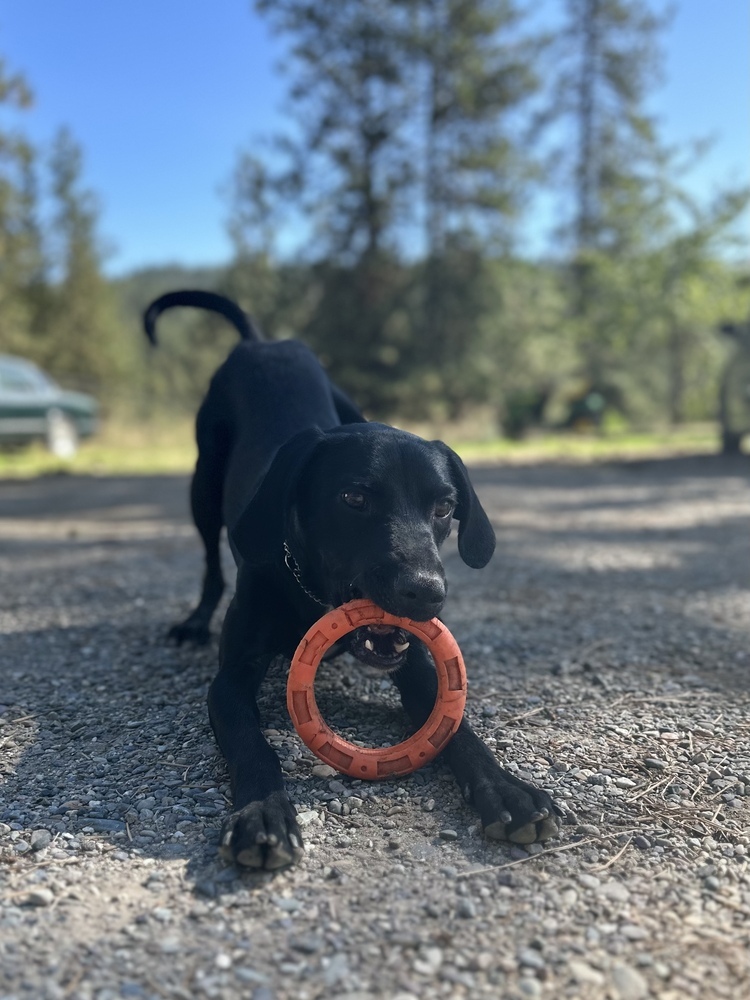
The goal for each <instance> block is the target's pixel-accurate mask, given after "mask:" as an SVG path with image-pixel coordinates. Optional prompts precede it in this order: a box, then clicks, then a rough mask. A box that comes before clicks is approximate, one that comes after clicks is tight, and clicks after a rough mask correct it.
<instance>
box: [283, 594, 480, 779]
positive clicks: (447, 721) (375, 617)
mask: <svg viewBox="0 0 750 1000" xmlns="http://www.w3.org/2000/svg"><path fill="white" fill-rule="evenodd" d="M362 625H394V626H395V627H396V628H402V629H405V630H406V631H407V632H411V633H412V634H413V635H415V636H417V638H418V639H421V640H422V642H424V644H425V645H426V646H427V648H428V649H429V651H430V653H431V654H432V658H433V660H434V661H435V668H436V670H437V677H438V694H437V698H436V699H435V704H434V706H433V709H432V712H431V713H430V717H429V718H428V720H427V722H426V723H425V724H424V725H423V726H422V728H421V729H420V730H418V731H417V732H416V733H414V735H413V736H410V737H409V739H408V740H404V742H403V743H397V744H395V746H392V747H382V748H368V749H363V748H362V747H358V746H355V744H354V743H349V741H348V740H345V739H343V737H341V736H338V735H337V734H336V733H334V731H333V730H332V729H331V728H330V727H329V726H328V725H326V723H325V722H324V721H323V717H322V716H321V714H320V710H319V708H318V705H317V703H316V701H315V691H314V687H313V685H314V683H315V674H316V672H317V669H318V666H319V665H320V661H321V660H322V658H323V656H324V654H325V653H326V652H327V651H328V650H329V649H330V648H331V646H333V644H334V643H336V642H338V640H339V639H341V638H343V636H345V635H346V634H347V633H349V632H353V631H354V629H356V628H360V626H362ZM286 704H287V708H288V709H289V714H290V715H291V717H292V722H293V723H294V728H295V729H296V730H297V732H298V733H299V735H300V738H301V739H302V742H303V743H304V744H305V745H306V746H308V747H309V748H310V749H311V750H312V752H313V753H314V754H315V755H316V756H317V757H319V758H320V759H321V760H323V761H325V762H326V764H330V765H331V767H335V768H336V770H337V771H340V772H341V773H342V774H348V775H349V777H351V778H364V779H366V780H369V781H372V780H374V779H376V778H390V777H392V776H395V775H399V774H410V773H411V772H412V771H416V770H417V768H419V767H422V765H424V764H427V763H429V761H431V760H432V759H433V757H435V756H436V755H437V754H439V753H440V751H441V750H442V749H443V747H444V746H445V745H446V743H447V742H448V740H449V739H450V738H451V736H453V734H454V733H455V731H456V730H457V729H458V726H459V724H460V722H461V719H462V718H463V714H464V706H465V704H466V668H465V666H464V661H463V657H462V656H461V650H460V649H459V648H458V643H457V642H456V640H455V639H454V638H453V636H452V635H451V634H450V632H449V631H448V629H447V628H446V627H445V625H443V623H442V622H441V621H438V619H437V618H433V619H432V620H431V621H428V622H415V621H412V620H411V618H397V617H396V616H395V615H389V614H388V612H387V611H383V609H382V608H379V607H378V606H377V605H376V604H373V602H372V601H368V600H357V601H349V603H348V604H342V605H341V607H340V608H335V609H334V610H333V611H329V612H328V614H326V615H323V617H322V618H320V619H319V620H318V621H317V622H315V624H314V625H313V626H312V627H311V628H309V629H308V630H307V632H306V633H305V635H304V636H303V638H302V641H301V642H300V644H299V646H297V649H296V652H295V654H294V656H293V658H292V665H291V668H290V670H289V680H288V681H287V688H286Z"/></svg>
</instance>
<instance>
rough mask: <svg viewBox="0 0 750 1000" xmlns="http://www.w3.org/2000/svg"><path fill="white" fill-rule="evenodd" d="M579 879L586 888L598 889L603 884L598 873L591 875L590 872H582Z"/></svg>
mask: <svg viewBox="0 0 750 1000" xmlns="http://www.w3.org/2000/svg"><path fill="white" fill-rule="evenodd" d="M578 881H579V882H580V883H581V885H582V886H583V887H584V888H585V889H598V888H599V887H600V886H601V884H602V883H601V879H598V878H597V877H596V875H590V874H589V873H588V872H580V873H579V875H578Z"/></svg>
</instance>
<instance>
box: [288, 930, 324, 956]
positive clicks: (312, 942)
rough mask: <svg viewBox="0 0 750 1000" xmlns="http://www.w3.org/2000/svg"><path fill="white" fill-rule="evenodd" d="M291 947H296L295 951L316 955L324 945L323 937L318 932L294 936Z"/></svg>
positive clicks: (290, 943)
mask: <svg viewBox="0 0 750 1000" xmlns="http://www.w3.org/2000/svg"><path fill="white" fill-rule="evenodd" d="M289 947H290V948H294V950H295V951H301V952H303V954H305V955H315V954H316V953H317V952H319V951H320V949H321V948H322V947H323V939H322V938H321V937H319V936H318V935H317V934H305V935H303V936H301V937H296V938H292V939H291V940H290V942H289Z"/></svg>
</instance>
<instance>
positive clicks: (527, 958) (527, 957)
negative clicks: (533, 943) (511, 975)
mask: <svg viewBox="0 0 750 1000" xmlns="http://www.w3.org/2000/svg"><path fill="white" fill-rule="evenodd" d="M518 963H519V965H525V966H526V968H527V969H537V970H541V969H544V968H545V965H546V963H545V961H544V958H543V957H542V955H541V953H540V952H538V951H537V950H536V948H522V949H521V951H519V952H518Z"/></svg>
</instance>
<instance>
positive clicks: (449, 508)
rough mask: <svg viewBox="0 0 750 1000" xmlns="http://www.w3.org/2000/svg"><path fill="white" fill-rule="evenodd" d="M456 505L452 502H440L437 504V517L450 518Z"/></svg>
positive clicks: (435, 511)
mask: <svg viewBox="0 0 750 1000" xmlns="http://www.w3.org/2000/svg"><path fill="white" fill-rule="evenodd" d="M454 508H455V505H454V503H453V501H452V500H439V501H438V502H437V503H436V504H435V510H434V513H435V517H440V518H443V517H450V515H451V514H452V513H453V511H454Z"/></svg>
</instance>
